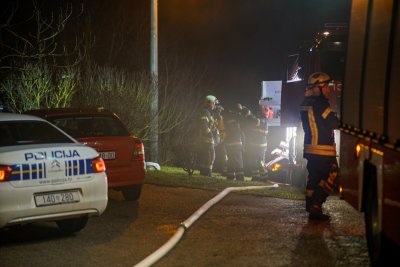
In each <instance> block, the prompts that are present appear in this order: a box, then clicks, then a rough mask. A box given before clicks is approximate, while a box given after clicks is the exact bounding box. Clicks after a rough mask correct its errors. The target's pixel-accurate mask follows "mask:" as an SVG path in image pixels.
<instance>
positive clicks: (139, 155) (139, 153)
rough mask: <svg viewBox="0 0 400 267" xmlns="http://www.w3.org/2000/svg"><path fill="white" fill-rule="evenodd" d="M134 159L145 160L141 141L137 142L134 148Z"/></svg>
mask: <svg viewBox="0 0 400 267" xmlns="http://www.w3.org/2000/svg"><path fill="white" fill-rule="evenodd" d="M133 160H144V146H143V143H142V142H140V141H136V142H135V146H134V148H133Z"/></svg>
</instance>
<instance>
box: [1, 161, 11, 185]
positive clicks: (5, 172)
mask: <svg viewBox="0 0 400 267" xmlns="http://www.w3.org/2000/svg"><path fill="white" fill-rule="evenodd" d="M10 175H11V167H10V166H7V165H0V182H5V181H8V180H9V177H10Z"/></svg>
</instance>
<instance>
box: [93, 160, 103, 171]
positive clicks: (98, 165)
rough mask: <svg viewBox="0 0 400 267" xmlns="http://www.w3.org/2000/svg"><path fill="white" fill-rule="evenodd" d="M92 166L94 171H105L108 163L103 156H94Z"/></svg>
mask: <svg viewBox="0 0 400 267" xmlns="http://www.w3.org/2000/svg"><path fill="white" fill-rule="evenodd" d="M92 168H93V170H94V172H105V171H106V165H105V164H104V160H103V159H102V158H101V157H97V158H94V159H93V160H92Z"/></svg>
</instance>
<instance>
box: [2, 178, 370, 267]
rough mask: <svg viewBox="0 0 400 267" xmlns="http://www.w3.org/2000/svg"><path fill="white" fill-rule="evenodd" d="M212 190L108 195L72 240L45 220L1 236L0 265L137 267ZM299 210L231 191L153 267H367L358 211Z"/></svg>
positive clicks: (330, 205)
mask: <svg viewBox="0 0 400 267" xmlns="http://www.w3.org/2000/svg"><path fill="white" fill-rule="evenodd" d="M217 193H218V192H213V191H205V190H194V189H185V188H172V187H160V186H154V185H147V184H146V185H145V187H144V188H143V194H142V198H141V200H140V202H139V203H137V202H127V201H121V200H118V199H119V195H118V194H112V195H111V196H112V197H113V198H114V199H110V201H109V205H108V207H107V210H106V212H105V213H104V214H103V215H102V216H100V217H98V218H92V219H91V220H89V223H88V226H87V227H86V228H85V229H84V230H83V231H82V232H81V233H79V234H76V235H73V236H62V235H60V233H59V232H58V230H57V228H56V227H55V225H53V224H49V223H46V224H36V225H30V226H26V227H17V228H12V229H9V230H7V231H4V230H3V231H0V236H1V239H0V240H1V241H0V266H8V267H12V266H99V267H101V266H113V267H116V266H134V265H136V264H137V263H139V262H140V261H141V260H143V259H144V258H146V257H147V256H148V255H150V254H151V253H152V252H154V251H155V250H156V249H158V248H159V247H160V246H162V245H163V244H165V242H167V241H168V240H169V239H170V238H171V236H172V235H173V234H174V232H175V230H176V228H177V225H178V224H179V223H180V222H182V221H184V220H186V219H187V218H188V217H190V216H191V215H192V214H193V213H194V212H195V211H196V210H197V209H199V208H200V207H201V206H202V205H203V204H204V203H206V202H207V201H208V200H210V199H211V198H213V197H214V196H215V195H216V194H217ZM303 206H304V202H303V201H291V200H282V199H275V198H268V197H259V196H249V195H241V194H237V193H232V194H229V195H228V196H226V197H225V198H224V199H223V200H222V201H220V202H219V203H218V204H216V205H215V206H214V207H213V208H211V209H210V210H209V211H208V212H207V213H205V214H204V215H203V216H202V217H201V218H200V219H199V220H198V221H196V222H195V223H194V224H193V225H192V227H190V228H189V229H187V231H186V233H185V235H184V236H183V238H182V240H181V241H180V242H179V243H178V244H177V246H176V247H175V248H174V249H173V250H172V251H170V252H169V253H168V254H167V255H166V256H165V257H163V258H162V259H161V260H159V261H158V262H157V263H156V264H154V266H160V267H164V266H167V267H168V266H171V267H172V266H173V267H177V266H192V267H196V266H252V267H253V266H324V267H328V266H355V267H357V266H369V260H368V254H367V248H366V240H365V237H364V225H363V222H362V217H361V214H359V213H358V212H356V211H355V210H353V209H352V208H351V207H350V206H348V205H347V204H346V203H345V202H344V201H342V200H339V199H337V198H330V199H329V201H328V202H327V205H326V210H327V211H328V212H329V213H330V215H331V216H332V220H331V221H330V223H310V222H308V220H307V216H306V214H305V213H304V211H303Z"/></svg>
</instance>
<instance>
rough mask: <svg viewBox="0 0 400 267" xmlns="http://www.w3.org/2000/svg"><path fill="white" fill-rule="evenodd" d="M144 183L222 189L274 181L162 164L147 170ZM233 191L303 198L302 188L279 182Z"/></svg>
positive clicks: (296, 198) (294, 198) (295, 198)
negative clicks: (203, 173) (207, 173)
mask: <svg viewBox="0 0 400 267" xmlns="http://www.w3.org/2000/svg"><path fill="white" fill-rule="evenodd" d="M145 183H148V184H155V185H163V186H174V187H186V188H196V189H205V190H216V191H222V190H224V189H225V188H227V187H235V186H255V185H269V184H273V183H274V182H272V181H268V182H265V183H264V182H253V181H251V179H250V178H248V177H246V181H230V180H226V178H225V177H224V176H221V175H219V174H218V173H213V177H212V178H209V177H204V176H201V175H199V173H198V172H197V171H195V173H194V174H193V175H192V176H189V175H188V174H187V172H185V171H184V170H183V169H182V168H178V167H169V166H162V167H161V170H160V171H155V170H149V171H148V172H147V175H146V179H145ZM235 193H236V194H251V195H258V196H267V197H276V198H284V199H293V200H304V189H300V188H297V187H293V186H290V185H286V184H279V187H278V188H273V189H260V190H258V189H257V190H245V191H240V192H235Z"/></svg>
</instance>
